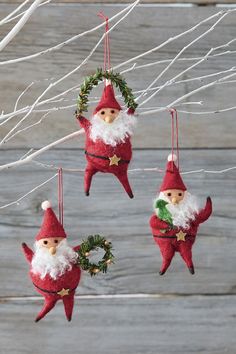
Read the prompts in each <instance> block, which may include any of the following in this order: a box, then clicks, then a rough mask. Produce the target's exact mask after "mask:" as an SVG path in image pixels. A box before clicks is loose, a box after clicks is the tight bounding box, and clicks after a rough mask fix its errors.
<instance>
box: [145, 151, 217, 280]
mask: <svg viewBox="0 0 236 354" xmlns="http://www.w3.org/2000/svg"><path fill="white" fill-rule="evenodd" d="M176 160H177V158H176V156H175V155H172V154H171V155H169V157H168V163H167V167H166V174H165V176H164V179H163V182H162V185H161V188H160V194H159V196H158V198H157V199H156V200H155V202H154V210H155V213H154V214H153V215H152V217H151V218H150V227H151V229H152V233H153V237H154V240H155V242H156V244H157V245H158V246H159V248H160V252H161V255H162V266H161V269H160V272H159V274H160V275H163V274H165V272H166V270H167V269H168V267H169V266H170V263H171V261H172V258H173V257H174V255H175V252H179V253H180V255H181V257H182V259H183V260H184V262H185V263H186V265H187V267H188V269H189V272H190V273H191V274H194V265H193V261H192V246H193V244H194V242H195V238H196V235H197V231H198V226H199V225H200V224H201V223H203V222H204V221H206V220H207V219H208V218H209V217H210V215H211V213H212V202H211V198H210V197H208V198H207V200H206V204H205V207H204V208H203V209H201V208H199V204H198V201H197V198H196V197H195V196H193V195H192V194H190V193H189V192H188V191H187V188H186V186H185V184H184V182H183V180H182V178H181V176H180V173H179V169H178V168H177V167H176V164H175V161H176Z"/></svg>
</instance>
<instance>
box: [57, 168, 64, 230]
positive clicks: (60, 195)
mask: <svg viewBox="0 0 236 354" xmlns="http://www.w3.org/2000/svg"><path fill="white" fill-rule="evenodd" d="M58 209H59V221H60V223H61V225H62V226H63V214H64V209H63V174H62V168H59V169H58Z"/></svg>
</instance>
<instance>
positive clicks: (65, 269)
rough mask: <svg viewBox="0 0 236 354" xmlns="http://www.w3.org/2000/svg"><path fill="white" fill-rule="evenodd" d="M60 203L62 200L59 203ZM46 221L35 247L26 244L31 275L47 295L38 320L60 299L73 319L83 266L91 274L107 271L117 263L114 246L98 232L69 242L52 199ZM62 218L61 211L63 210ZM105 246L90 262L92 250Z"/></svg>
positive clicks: (48, 205) (46, 206)
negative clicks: (72, 244) (72, 243)
mask: <svg viewBox="0 0 236 354" xmlns="http://www.w3.org/2000/svg"><path fill="white" fill-rule="evenodd" d="M59 206H60V203H59ZM42 209H43V210H44V218H43V223H42V226H41V228H40V231H39V232H38V234H37V235H36V242H35V245H34V246H35V250H34V251H33V250H32V249H31V248H29V247H28V246H27V244H26V243H23V244H22V249H23V252H24V255H25V258H26V260H27V261H28V262H29V264H30V272H29V275H30V278H31V281H32V283H33V285H34V287H35V290H36V291H37V292H38V293H39V294H41V295H42V296H43V297H44V306H43V308H42V310H41V311H40V312H39V313H38V315H37V317H36V319H35V321H36V322H38V321H39V320H41V319H42V318H43V317H44V316H45V315H46V314H47V313H48V312H49V311H51V310H52V308H53V307H54V306H55V305H56V303H57V301H58V300H62V301H63V304H64V309H65V315H66V318H67V320H68V321H71V318H72V312H73V307H74V296H75V291H76V288H77V286H78V285H79V282H80V277H81V268H82V269H84V270H87V271H88V272H89V273H90V274H91V275H96V274H98V273H99V272H100V271H101V272H103V273H105V272H106V271H107V268H108V266H109V265H110V264H111V263H113V260H114V257H113V254H112V252H111V250H112V245H111V243H110V242H108V241H107V240H106V239H105V238H103V237H101V236H99V235H95V236H89V237H88V239H87V240H86V241H84V242H83V243H82V244H81V245H78V246H76V247H70V246H69V245H68V243H67V235H66V232H65V230H64V228H63V225H62V223H61V220H60V221H59V220H58V219H57V217H56V215H55V213H54V211H53V210H52V207H51V204H50V202H49V201H45V202H43V203H42ZM59 215H60V219H61V212H60V213H59ZM98 248H102V249H103V250H104V251H105V253H104V256H103V258H102V260H100V261H99V262H98V263H97V264H96V263H91V262H90V261H89V256H90V252H91V251H92V250H96V249H98Z"/></svg>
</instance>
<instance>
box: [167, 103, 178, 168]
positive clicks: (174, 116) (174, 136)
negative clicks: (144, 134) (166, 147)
mask: <svg viewBox="0 0 236 354" xmlns="http://www.w3.org/2000/svg"><path fill="white" fill-rule="evenodd" d="M169 112H170V115H171V154H172V168H174V152H175V150H176V156H177V167H178V169H179V124H178V113H177V110H176V109H175V108H170V109H169ZM175 142H176V147H175Z"/></svg>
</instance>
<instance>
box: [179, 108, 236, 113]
mask: <svg viewBox="0 0 236 354" xmlns="http://www.w3.org/2000/svg"><path fill="white" fill-rule="evenodd" d="M234 110H236V106H233V107H228V108H222V109H216V110H214V111H202V112H201V111H199V112H194V111H192V112H191V111H182V110H179V109H178V112H180V113H185V114H193V115H194V114H196V115H202V114H206V115H207V114H217V113H222V112H229V111H234Z"/></svg>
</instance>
